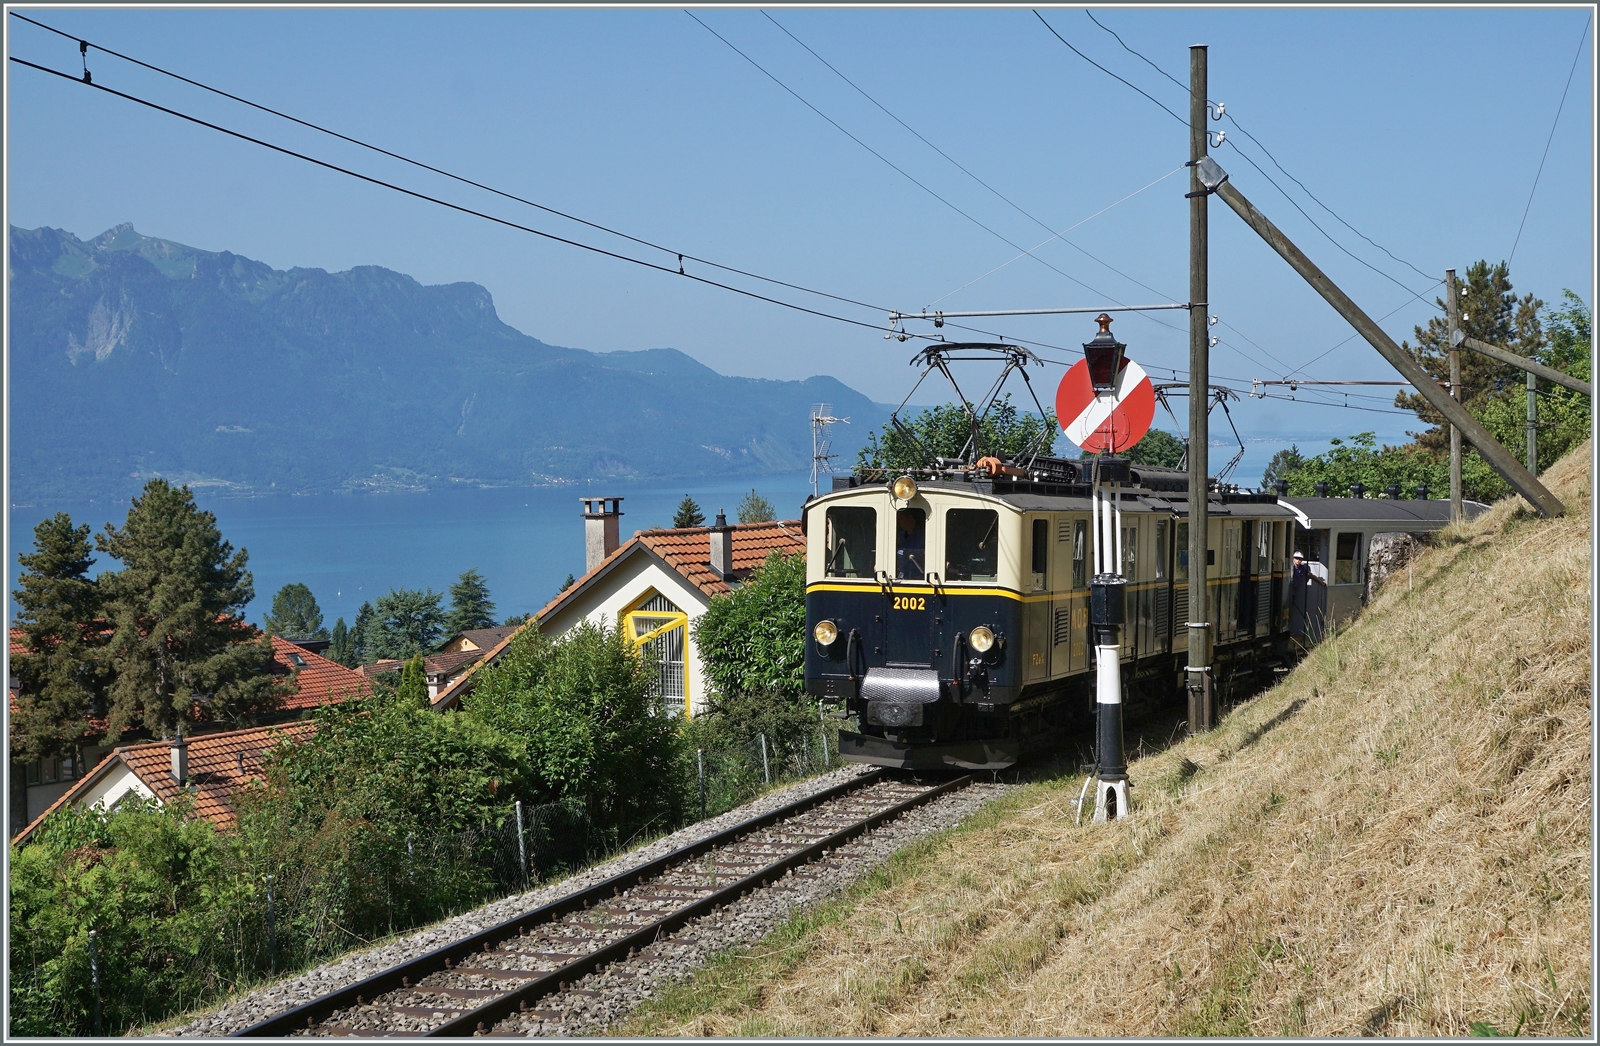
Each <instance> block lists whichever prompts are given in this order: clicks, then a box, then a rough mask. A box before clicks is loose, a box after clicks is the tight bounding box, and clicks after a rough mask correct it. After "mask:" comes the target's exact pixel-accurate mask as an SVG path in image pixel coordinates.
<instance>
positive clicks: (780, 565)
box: [694, 552, 806, 699]
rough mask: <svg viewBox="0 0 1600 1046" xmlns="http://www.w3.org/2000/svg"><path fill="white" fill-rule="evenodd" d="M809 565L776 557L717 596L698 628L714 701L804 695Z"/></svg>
mask: <svg viewBox="0 0 1600 1046" xmlns="http://www.w3.org/2000/svg"><path fill="white" fill-rule="evenodd" d="M805 588H806V565H805V557H804V556H802V555H791V556H784V555H782V554H781V553H778V552H774V553H772V554H771V555H770V556H768V557H767V560H766V562H765V563H763V564H761V566H759V567H757V568H756V569H755V571H753V572H752V573H751V575H750V576H749V577H748V578H746V579H745V583H744V584H742V585H740V586H739V587H738V588H736V589H734V590H733V591H732V592H728V593H725V594H723V595H719V596H714V597H712V599H711V602H710V604H709V605H708V606H707V607H706V612H705V613H704V614H701V615H700V617H699V618H698V619H697V620H696V621H695V623H694V639H695V646H696V648H698V649H699V651H700V660H701V663H702V664H703V666H704V668H705V673H706V676H707V678H708V679H709V680H710V682H711V691H712V694H713V699H716V698H719V697H728V696H731V695H734V694H776V695H779V696H782V697H784V698H791V699H798V698H799V697H800V696H801V695H802V694H803V693H804V692H805V661H806V593H805Z"/></svg>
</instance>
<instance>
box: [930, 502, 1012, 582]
mask: <svg viewBox="0 0 1600 1046" xmlns="http://www.w3.org/2000/svg"><path fill="white" fill-rule="evenodd" d="M999 542H1000V513H998V512H996V511H994V510H993V509H974V508H953V509H949V510H948V511H946V512H945V514H944V576H945V580H947V581H995V580H998V579H999V576H1000V557H999V555H998V554H997V553H998V551H999V549H998V545H999Z"/></svg>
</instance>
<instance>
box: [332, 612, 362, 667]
mask: <svg viewBox="0 0 1600 1046" xmlns="http://www.w3.org/2000/svg"><path fill="white" fill-rule="evenodd" d="M328 660H330V661H337V662H338V663H339V664H341V665H344V666H345V667H346V668H354V667H356V666H357V665H359V664H360V663H361V662H360V661H357V660H356V658H355V642H354V639H353V637H352V634H351V631H350V629H349V628H348V627H347V626H346V625H345V623H344V618H342V617H341V618H340V619H339V620H337V621H335V622H334V623H333V635H331V636H330V637H329V638H328Z"/></svg>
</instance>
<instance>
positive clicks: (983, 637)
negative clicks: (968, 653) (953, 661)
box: [967, 625, 994, 654]
mask: <svg viewBox="0 0 1600 1046" xmlns="http://www.w3.org/2000/svg"><path fill="white" fill-rule="evenodd" d="M967 642H968V643H970V644H971V645H972V649H974V650H976V651H977V652H978V653H980V654H987V653H988V652H989V650H990V648H991V647H993V646H994V633H993V632H991V631H990V630H989V629H987V628H985V627H984V626H983V625H979V626H978V627H977V628H975V629H973V630H972V631H971V632H968V633H967Z"/></svg>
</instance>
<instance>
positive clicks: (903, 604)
mask: <svg viewBox="0 0 1600 1046" xmlns="http://www.w3.org/2000/svg"><path fill="white" fill-rule="evenodd" d="M894 608H895V609H896V610H926V609H928V597H927V596H895V597H894Z"/></svg>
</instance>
